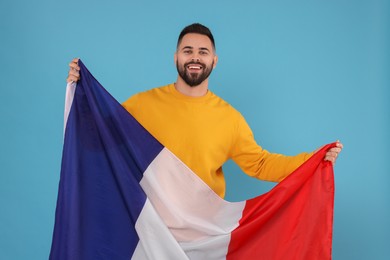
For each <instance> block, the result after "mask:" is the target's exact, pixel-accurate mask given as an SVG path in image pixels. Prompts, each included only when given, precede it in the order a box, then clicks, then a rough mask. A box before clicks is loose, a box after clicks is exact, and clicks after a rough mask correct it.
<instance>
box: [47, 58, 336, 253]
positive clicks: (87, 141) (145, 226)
mask: <svg viewBox="0 0 390 260" xmlns="http://www.w3.org/2000/svg"><path fill="white" fill-rule="evenodd" d="M79 65H80V67H81V71H80V75H81V79H80V81H79V82H78V83H77V87H76V86H75V85H74V84H73V85H68V91H67V95H68V97H67V107H66V109H65V112H66V113H65V117H66V123H65V126H66V127H65V137H64V148H63V158H62V168H61V177H60V185H59V193H58V201H57V209H56V218H55V227H54V234H53V241H52V247H51V252H50V259H72V260H77V259H169V260H172V259H200V260H204V259H311V260H312V259H330V258H331V245H332V226H333V200H334V180H333V168H332V165H331V163H330V162H326V161H324V160H323V157H324V155H325V153H326V151H327V149H329V148H330V147H332V146H334V144H329V145H327V146H325V147H324V148H322V149H321V150H320V151H319V152H317V153H316V154H314V155H313V156H312V157H311V158H310V159H309V160H308V161H307V162H305V163H304V164H303V165H302V166H301V167H299V168H298V169H297V170H296V171H294V172H293V173H292V174H290V175H289V176H288V177H287V178H286V179H285V180H283V181H282V182H281V183H279V184H278V185H276V186H275V187H274V188H273V189H272V190H271V191H269V192H268V193H265V194H263V195H261V196H259V197H256V198H253V199H250V200H247V201H242V202H233V203H232V202H228V201H225V200H223V199H221V198H220V197H219V196H218V195H217V194H215V193H214V192H213V191H212V190H211V189H210V188H209V187H208V186H207V185H206V184H205V183H204V182H203V181H202V180H201V179H199V178H198V177H197V176H196V174H194V173H193V172H192V171H191V170H190V169H189V168H188V167H187V166H186V165H185V164H183V163H182V162H181V161H180V160H179V159H178V158H177V157H176V156H175V155H174V154H172V153H171V152H170V151H169V150H167V149H166V148H165V147H163V146H162V145H161V144H160V143H159V142H158V141H157V140H156V139H154V138H153V137H152V136H151V135H150V134H149V133H148V132H147V131H146V130H145V129H144V128H143V127H142V126H141V125H140V124H139V123H138V122H137V121H136V120H135V119H134V118H133V117H132V116H131V115H130V114H129V113H128V112H127V111H126V110H125V109H124V108H123V107H122V106H121V105H120V104H119V103H118V102H117V101H116V100H115V99H114V98H113V97H111V96H110V94H109V93H108V92H106V91H105V90H104V88H103V87H102V86H101V85H100V84H99V83H98V82H97V81H96V80H95V78H94V77H93V76H92V75H91V74H90V72H89V71H88V70H87V69H86V67H85V66H84V65H83V63H82V62H81V61H79Z"/></svg>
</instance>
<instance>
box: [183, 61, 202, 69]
mask: <svg viewBox="0 0 390 260" xmlns="http://www.w3.org/2000/svg"><path fill="white" fill-rule="evenodd" d="M190 64H193V65H195V64H197V65H201V66H202V68H206V64H204V63H201V62H199V61H196V62H195V61H194V62H187V63H184V68H187V66H188V65H190Z"/></svg>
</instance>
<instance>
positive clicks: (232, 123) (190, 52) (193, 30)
mask: <svg viewBox="0 0 390 260" xmlns="http://www.w3.org/2000/svg"><path fill="white" fill-rule="evenodd" d="M174 60H175V63H176V67H177V71H178V77H177V80H176V82H175V83H173V84H169V85H167V86H164V87H160V88H155V89H152V90H149V91H146V92H143V93H139V94H136V95H134V96H133V97H131V98H130V99H128V100H127V101H125V102H124V103H123V106H124V107H125V108H126V109H127V110H128V111H129V112H130V113H131V114H132V115H133V116H134V117H135V118H136V119H137V120H138V121H139V122H140V123H141V124H142V125H143V126H144V127H145V128H146V129H147V130H148V131H149V132H150V133H151V134H152V135H153V136H154V137H155V138H156V139H157V140H159V141H160V142H161V143H162V144H163V145H164V146H165V147H167V148H168V149H169V150H170V151H171V152H173V153H174V154H175V155H176V156H178V158H179V159H181V160H182V161H183V162H184V163H185V164H186V165H187V166H188V167H189V168H190V169H191V170H193V172H195V173H196V174H197V175H198V176H199V177H200V178H201V179H202V180H203V181H204V182H205V183H207V184H208V185H209V186H210V187H211V188H212V189H213V190H214V191H215V192H216V193H217V194H218V195H219V196H221V197H222V198H223V197H224V196H225V179H224V176H223V172H222V165H223V164H224V163H225V162H226V161H227V160H228V159H232V160H234V161H235V162H236V163H237V164H238V165H239V166H240V168H241V169H242V170H243V171H244V172H245V173H246V174H248V175H250V176H253V177H256V178H258V179H262V180H268V181H275V182H279V181H281V180H282V179H283V178H285V177H286V176H287V175H288V174H289V173H291V172H293V171H294V170H295V169H296V168H297V167H298V166H299V165H301V164H302V163H303V162H304V161H305V160H307V159H308V158H309V157H310V156H311V153H301V154H298V155H296V156H284V155H281V154H274V153H269V152H268V151H266V150H264V149H262V148H261V147H260V146H259V145H258V144H257V143H256V141H255V140H254V137H253V134H252V131H251V130H250V128H249V126H248V124H247V123H246V121H245V119H244V118H243V117H242V115H241V114H240V113H239V112H238V111H237V110H235V109H234V108H233V107H232V106H230V105H229V104H228V103H226V102H225V101H224V100H222V99H221V98H219V97H218V96H216V95H215V94H213V93H212V92H211V91H209V89H208V79H209V76H210V74H211V72H212V70H213V69H214V68H215V66H216V65H217V62H218V57H217V55H216V50H215V42H214V38H213V35H212V33H211V32H210V30H209V29H208V28H207V27H205V26H203V25H201V24H192V25H189V26H187V27H185V28H184V29H183V31H182V32H181V34H180V35H179V39H178V43H177V49H176V52H175V54H174ZM77 62H78V59H74V60H73V61H72V62H71V63H70V64H69V66H70V71H69V75H68V78H67V82H71V81H74V82H76V81H78V80H79V77H80V76H79V69H80V68H79V67H78V65H77ZM342 148H343V145H342V144H341V143H340V142H337V146H336V147H334V148H331V149H330V150H329V151H328V152H327V154H326V156H325V158H324V159H325V160H328V161H331V162H332V163H335V162H336V158H337V156H338V154H339V153H340V152H341V150H342Z"/></svg>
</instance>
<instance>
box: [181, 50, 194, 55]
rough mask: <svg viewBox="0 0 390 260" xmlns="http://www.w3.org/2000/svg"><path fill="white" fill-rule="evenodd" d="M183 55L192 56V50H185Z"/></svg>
mask: <svg viewBox="0 0 390 260" xmlns="http://www.w3.org/2000/svg"><path fill="white" fill-rule="evenodd" d="M183 53H185V54H191V53H192V50H184V51H183Z"/></svg>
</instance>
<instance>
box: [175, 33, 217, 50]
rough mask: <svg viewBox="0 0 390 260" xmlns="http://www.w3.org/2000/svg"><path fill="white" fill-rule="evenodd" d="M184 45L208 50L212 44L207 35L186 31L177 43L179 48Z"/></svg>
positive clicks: (211, 47)
mask: <svg viewBox="0 0 390 260" xmlns="http://www.w3.org/2000/svg"><path fill="white" fill-rule="evenodd" d="M184 47H193V48H207V49H209V50H212V49H213V44H212V42H211V40H210V39H209V37H207V36H206V35H203V34H198V33H187V34H186V35H184V37H183V38H182V39H181V42H180V44H179V49H182V48H184Z"/></svg>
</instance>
